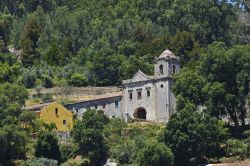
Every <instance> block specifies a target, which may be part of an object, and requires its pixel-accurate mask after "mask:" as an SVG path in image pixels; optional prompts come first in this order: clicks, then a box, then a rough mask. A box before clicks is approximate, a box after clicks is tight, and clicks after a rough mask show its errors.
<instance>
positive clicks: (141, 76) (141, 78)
mask: <svg viewBox="0 0 250 166" xmlns="http://www.w3.org/2000/svg"><path fill="white" fill-rule="evenodd" d="M149 79H150V78H149V77H148V76H147V75H146V74H144V73H143V72H142V71H140V70H139V71H138V72H137V73H136V74H135V75H134V77H133V78H132V79H131V80H130V83H132V82H140V81H146V80H149Z"/></svg>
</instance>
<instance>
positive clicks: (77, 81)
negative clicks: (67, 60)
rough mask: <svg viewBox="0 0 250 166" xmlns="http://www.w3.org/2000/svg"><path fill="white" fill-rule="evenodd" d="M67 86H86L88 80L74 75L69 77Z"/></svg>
mask: <svg viewBox="0 0 250 166" xmlns="http://www.w3.org/2000/svg"><path fill="white" fill-rule="evenodd" d="M69 84H70V85H73V86H77V87H81V86H87V85H88V79H87V77H86V76H84V75H82V74H79V73H75V74H73V75H72V76H71V78H70V80H69Z"/></svg>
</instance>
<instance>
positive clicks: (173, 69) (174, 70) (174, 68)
mask: <svg viewBox="0 0 250 166" xmlns="http://www.w3.org/2000/svg"><path fill="white" fill-rule="evenodd" d="M175 72H176V67H175V65H173V67H172V74H174V73H175Z"/></svg>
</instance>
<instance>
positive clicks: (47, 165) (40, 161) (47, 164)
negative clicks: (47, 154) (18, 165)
mask: <svg viewBox="0 0 250 166" xmlns="http://www.w3.org/2000/svg"><path fill="white" fill-rule="evenodd" d="M24 166H58V161H56V160H52V159H47V158H34V159H32V160H31V161H27V162H26V163H25V165H24Z"/></svg>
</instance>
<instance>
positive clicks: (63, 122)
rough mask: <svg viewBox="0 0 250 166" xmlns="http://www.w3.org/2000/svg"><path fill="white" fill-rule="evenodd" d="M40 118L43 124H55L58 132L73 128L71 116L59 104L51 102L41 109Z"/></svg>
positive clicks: (70, 113)
mask: <svg viewBox="0 0 250 166" xmlns="http://www.w3.org/2000/svg"><path fill="white" fill-rule="evenodd" d="M40 118H41V119H42V120H43V121H44V122H45V123H48V124H49V123H55V125H56V127H57V130H58V131H69V130H71V129H72V127H73V114H72V112H70V111H69V110H67V109H66V108H64V107H63V106H62V105H61V104H59V103H56V102H52V103H50V104H49V105H47V106H45V107H43V108H42V109H41V112H40Z"/></svg>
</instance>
